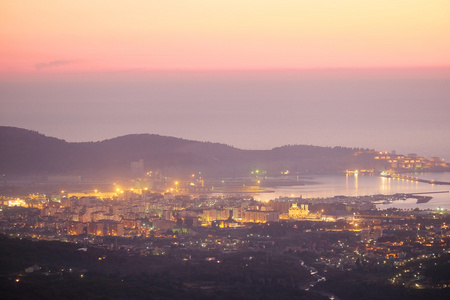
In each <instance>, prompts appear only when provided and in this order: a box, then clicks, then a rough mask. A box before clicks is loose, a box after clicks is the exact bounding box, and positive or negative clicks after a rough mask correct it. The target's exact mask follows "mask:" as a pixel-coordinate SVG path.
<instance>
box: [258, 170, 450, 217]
mask: <svg viewBox="0 0 450 300" xmlns="http://www.w3.org/2000/svg"><path fill="white" fill-rule="evenodd" d="M405 175H409V176H412V177H417V178H421V179H429V180H432V179H434V180H436V181H445V182H450V172H439V173H437V172H429V173H407V174H405ZM300 182H302V183H305V184H304V185H297V186H279V187H274V188H271V190H273V191H274V192H273V193H266V194H259V195H257V196H255V199H256V200H258V201H269V200H272V199H275V198H279V197H303V198H326V197H334V196H337V195H344V196H365V195H376V194H384V195H391V194H395V193H405V194H410V193H423V195H427V196H431V197H433V198H432V199H431V200H430V201H429V202H427V203H421V204H417V203H416V200H415V199H407V200H404V201H403V200H400V201H394V202H393V203H391V204H379V205H377V207H378V208H380V209H386V208H390V207H395V208H401V209H415V208H419V209H423V210H426V209H432V210H434V209H437V208H438V207H440V208H444V209H447V210H450V193H448V191H449V190H450V185H437V184H428V183H422V182H417V181H411V180H406V179H398V178H386V177H381V176H379V175H376V174H371V175H369V174H358V175H356V174H342V175H317V176H310V177H302V178H300ZM436 192H443V193H436Z"/></svg>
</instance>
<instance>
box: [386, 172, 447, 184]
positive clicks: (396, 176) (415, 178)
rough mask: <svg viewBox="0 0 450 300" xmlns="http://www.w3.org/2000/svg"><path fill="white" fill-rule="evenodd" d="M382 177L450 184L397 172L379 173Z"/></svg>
mask: <svg viewBox="0 0 450 300" xmlns="http://www.w3.org/2000/svg"><path fill="white" fill-rule="evenodd" d="M381 176H382V177H387V178H399V179H406V180H411V181H417V182H423V183H428V184H439V185H450V182H447V181H436V180H433V179H432V180H428V179H420V178H417V177H411V176H406V175H399V174H395V173H391V174H389V173H385V172H383V173H381Z"/></svg>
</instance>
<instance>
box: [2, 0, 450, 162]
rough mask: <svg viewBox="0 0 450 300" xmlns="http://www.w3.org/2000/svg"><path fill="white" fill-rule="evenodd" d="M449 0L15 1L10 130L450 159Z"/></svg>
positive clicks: (5, 62)
mask: <svg viewBox="0 0 450 300" xmlns="http://www.w3.org/2000/svg"><path fill="white" fill-rule="evenodd" d="M449 16H450V1H448V0H427V1H424V0H396V1H393V0H389V1H388V0H378V1H362V0H341V1H337V0H322V1H317V0H316V1H313V0H308V1H307V0H278V1H273V0H270V1H269V0H239V1H237V0H236V1H235V0H227V1H221V0H211V1H205V0H202V1H200V0H198V1H197V0H183V1H180V0H177V1H174V0H164V1H156V0H155V1H152V0H146V1H144V0H142V1H138V0H134V1H124V0H89V1H88V0H77V1H72V0H70V1H69V0H39V1H37V0H0V125H3V126H16V127H22V128H26V129H32V130H36V131H39V132H41V133H43V134H46V135H50V136H54V137H58V138H62V139H66V140H68V141H97V140H103V139H107V138H112V137H116V136H119V135H124V134H131V133H155V134H161V135H170V136H176V137H182V138H186V139H195V140H201V141H213V142H222V143H227V144H230V145H233V146H236V147H239V148H247V149H249V148H252V149H268V148H271V147H276V146H281V145H285V144H314V145H321V146H335V145H339V146H351V147H369V148H375V149H378V150H383V151H390V150H397V151H400V152H418V153H419V154H423V155H438V156H442V157H445V158H447V159H450V143H449V142H448V141H449V140H450V133H449V130H448V128H450V118H449V117H448V112H449V111H450V38H449V37H450V17H449Z"/></svg>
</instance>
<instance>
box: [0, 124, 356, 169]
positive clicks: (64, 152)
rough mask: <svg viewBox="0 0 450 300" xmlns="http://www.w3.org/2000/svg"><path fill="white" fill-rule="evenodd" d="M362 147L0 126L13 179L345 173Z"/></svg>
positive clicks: (2, 163) (0, 164)
mask: <svg viewBox="0 0 450 300" xmlns="http://www.w3.org/2000/svg"><path fill="white" fill-rule="evenodd" d="M358 150H360V148H346V147H320V146H311V145H285V146H281V147H275V148H273V149H271V150H243V149H239V148H235V147H232V146H229V145H226V144H221V143H212V142H200V141H193V140H187V139H182V138H176V137H168V136H162V135H158V134H149V133H148V134H128V135H123V136H118V137H115V138H111V139H106V140H102V141H96V142H67V141H65V140H63V139H58V138H54V137H49V136H46V135H44V134H42V133H39V132H37V131H33V130H27V129H23V128H17V127H8V126H0V172H2V173H5V174H6V173H7V174H12V175H35V174H39V175H49V174H71V175H73V174H76V175H96V176H97V175H98V176H107V175H114V176H117V175H119V174H121V175H130V163H131V162H133V161H138V160H139V159H143V160H144V163H145V165H144V166H145V170H154V169H155V170H156V169H157V170H161V171H163V172H164V173H166V174H168V175H173V174H181V175H182V174H190V173H192V172H199V171H200V172H202V173H203V174H205V175H208V176H244V175H248V174H249V173H250V171H251V170H252V169H261V170H267V172H269V173H274V174H279V172H280V171H284V170H291V171H293V172H296V173H311V172H322V173H323V172H342V171H345V170H346V169H354V168H357V167H358V165H359V164H360V163H358V161H357V160H356V159H355V157H354V155H353V154H354V153H355V151H358Z"/></svg>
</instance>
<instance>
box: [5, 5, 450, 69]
mask: <svg viewBox="0 0 450 300" xmlns="http://www.w3.org/2000/svg"><path fill="white" fill-rule="evenodd" d="M449 15H450V1H448V0H427V1H423V0H397V1H392V0H379V1H361V0H342V1H335V0H323V1H311V0H295V1H290V0H279V1H269V0H247V1H242V0H240V1H237V0H236V1H234V0H231V1H230V0H227V1H221V0H217V1H204V0H184V1H176V0H164V1H123V0H96V1H92V0H77V1H71V0H70V1H65V0H40V1H35V0H21V1H13V0H0V44H1V45H2V46H1V47H0V72H1V73H3V74H5V73H6V74H11V73H23V72H25V73H38V74H42V73H48V72H74V71H76V72H80V71H82V72H99V71H111V70H113V71H119V70H131V69H144V70H161V69H190V70H192V69H194V70H195V69H273V68H275V69H276V68H281V69H282V68H367V67H369V68H370V67H376V68H380V67H381V68H384V67H423V66H427V67H430V66H431V67H444V66H450V39H449V38H448V36H449V34H450V18H449V17H448V16H449Z"/></svg>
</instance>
